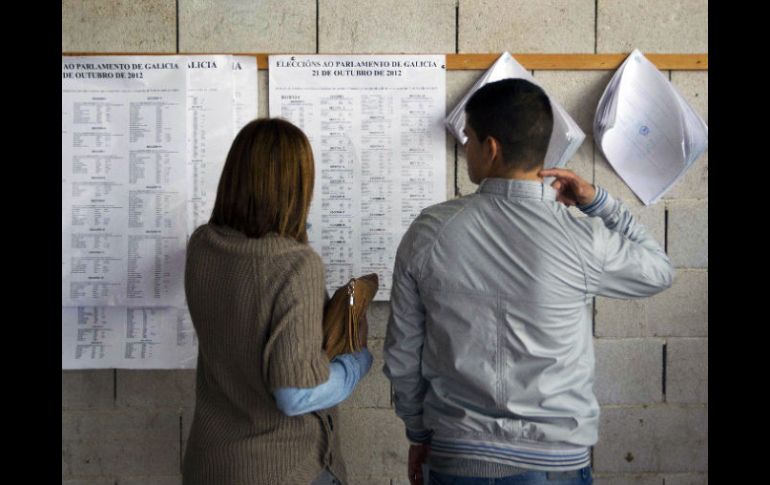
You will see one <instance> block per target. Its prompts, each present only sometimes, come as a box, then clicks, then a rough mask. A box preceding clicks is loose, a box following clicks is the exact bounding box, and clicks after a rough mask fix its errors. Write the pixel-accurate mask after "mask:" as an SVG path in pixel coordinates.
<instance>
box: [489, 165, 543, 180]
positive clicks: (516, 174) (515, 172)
mask: <svg viewBox="0 0 770 485" xmlns="http://www.w3.org/2000/svg"><path fill="white" fill-rule="evenodd" d="M542 168H543V167H542V166H538V167H536V168H534V169H533V170H529V171H525V170H521V169H518V168H508V167H504V168H503V167H501V169H500V170H492V171H490V173H489V175H488V177H494V178H501V179H510V180H530V181H532V182H540V183H541V184H542V183H543V177H540V176H539V175H538V173H539V172H540V170H542Z"/></svg>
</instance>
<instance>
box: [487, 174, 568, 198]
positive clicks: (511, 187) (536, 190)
mask: <svg viewBox="0 0 770 485" xmlns="http://www.w3.org/2000/svg"><path fill="white" fill-rule="evenodd" d="M476 193H479V194H497V195H502V196H504V197H507V198H509V199H522V198H523V199H539V200H556V190H554V188H553V187H551V186H550V185H545V184H542V183H540V182H536V181H534V180H517V179H501V178H486V179H484V180H482V181H481V184H479V188H478V189H477V190H476Z"/></svg>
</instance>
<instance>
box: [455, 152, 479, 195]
mask: <svg viewBox="0 0 770 485" xmlns="http://www.w3.org/2000/svg"><path fill="white" fill-rule="evenodd" d="M456 178H457V196H458V197H462V196H464V195H468V194H472V193H474V192H476V189H478V188H479V186H478V185H477V184H474V183H473V182H471V179H470V177H469V176H468V157H467V156H466V155H465V148H464V147H462V146H459V145H458V147H457V175H456Z"/></svg>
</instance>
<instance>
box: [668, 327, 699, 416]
mask: <svg viewBox="0 0 770 485" xmlns="http://www.w3.org/2000/svg"><path fill="white" fill-rule="evenodd" d="M708 359H709V348H708V339H705V338H696V339H668V341H667V346H666V401H667V402H671V403H708V393H709V380H708V378H709V360H708Z"/></svg>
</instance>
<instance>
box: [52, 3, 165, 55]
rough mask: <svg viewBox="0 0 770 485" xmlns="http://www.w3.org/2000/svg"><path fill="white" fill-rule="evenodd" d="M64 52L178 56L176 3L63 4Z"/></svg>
mask: <svg viewBox="0 0 770 485" xmlns="http://www.w3.org/2000/svg"><path fill="white" fill-rule="evenodd" d="M61 30H62V36H61V48H62V51H63V52H176V2H175V0H107V1H101V2H93V1H89V0H62V5H61Z"/></svg>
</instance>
